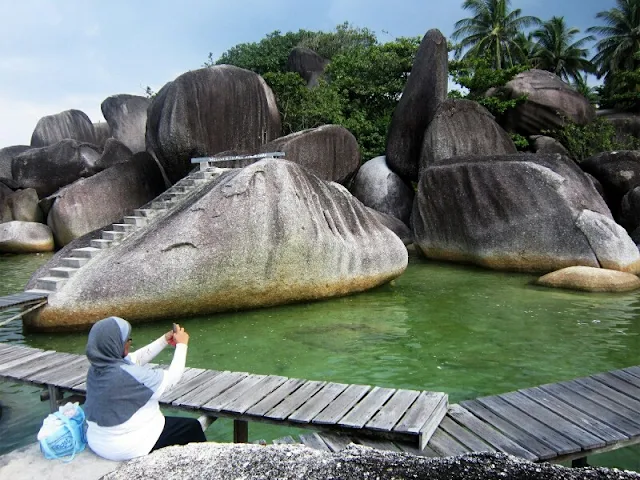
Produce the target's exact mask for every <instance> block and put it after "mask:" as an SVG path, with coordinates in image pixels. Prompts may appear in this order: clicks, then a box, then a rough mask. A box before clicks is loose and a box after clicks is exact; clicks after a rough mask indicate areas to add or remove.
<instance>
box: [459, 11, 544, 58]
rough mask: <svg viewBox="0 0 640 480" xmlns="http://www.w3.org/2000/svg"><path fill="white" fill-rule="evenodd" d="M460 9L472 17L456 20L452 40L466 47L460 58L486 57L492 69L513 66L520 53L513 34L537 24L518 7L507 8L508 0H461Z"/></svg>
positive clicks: (462, 47) (515, 34)
mask: <svg viewBox="0 0 640 480" xmlns="http://www.w3.org/2000/svg"><path fill="white" fill-rule="evenodd" d="M462 8H463V9H465V10H470V11H471V12H472V13H473V17H470V18H463V19H462V20H460V21H458V22H456V24H455V29H456V30H455V31H454V32H453V35H452V37H453V39H454V40H459V39H460V40H461V41H460V44H459V46H460V48H461V49H465V48H468V49H469V50H468V51H467V52H466V53H465V55H464V57H484V56H487V57H488V59H489V60H490V61H491V63H492V65H493V66H494V67H495V68H496V69H501V68H502V67H503V65H505V64H506V65H509V66H513V64H514V57H515V56H516V54H520V55H521V54H522V53H521V52H520V47H519V46H518V44H517V42H516V40H515V39H516V36H517V35H518V32H520V31H522V29H524V28H526V27H529V26H531V25H537V24H539V23H540V20H539V19H538V18H536V17H530V16H524V17H523V16H522V11H521V10H520V9H519V8H516V9H515V10H511V0H465V1H464V3H463V4H462Z"/></svg>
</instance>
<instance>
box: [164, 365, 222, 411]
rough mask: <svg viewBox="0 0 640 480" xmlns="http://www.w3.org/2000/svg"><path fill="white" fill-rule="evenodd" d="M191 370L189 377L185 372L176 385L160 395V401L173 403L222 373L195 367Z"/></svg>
mask: <svg viewBox="0 0 640 480" xmlns="http://www.w3.org/2000/svg"><path fill="white" fill-rule="evenodd" d="M191 370H192V371H193V373H192V374H190V375H189V376H188V377H187V376H186V372H185V375H183V378H182V379H181V381H180V382H179V383H178V384H177V385H176V386H175V387H173V388H172V389H171V390H168V391H166V392H164V393H163V394H162V396H161V397H160V403H172V402H173V401H175V400H177V399H178V398H180V397H182V396H183V395H186V394H187V393H189V392H192V391H193V390H195V389H196V388H198V387H199V386H201V385H202V384H204V383H205V382H206V381H208V380H210V379H212V378H213V377H215V376H216V375H218V374H220V372H218V371H216V370H202V369H195V368H192V369H191Z"/></svg>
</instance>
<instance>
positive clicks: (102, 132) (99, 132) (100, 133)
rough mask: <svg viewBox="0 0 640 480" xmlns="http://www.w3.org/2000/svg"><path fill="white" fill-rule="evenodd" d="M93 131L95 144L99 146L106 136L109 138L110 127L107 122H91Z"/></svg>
mask: <svg viewBox="0 0 640 480" xmlns="http://www.w3.org/2000/svg"><path fill="white" fill-rule="evenodd" d="M93 131H94V132H95V137H96V145H97V146H98V147H100V148H103V147H104V144H105V143H106V141H107V139H108V138H111V129H110V128H109V124H108V123H107V122H99V123H94V124H93Z"/></svg>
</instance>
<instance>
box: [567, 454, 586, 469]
mask: <svg viewBox="0 0 640 480" xmlns="http://www.w3.org/2000/svg"><path fill="white" fill-rule="evenodd" d="M588 466H589V464H588V463H587V457H580V458H576V459H575V460H572V461H571V468H582V467H588Z"/></svg>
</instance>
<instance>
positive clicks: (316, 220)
mask: <svg viewBox="0 0 640 480" xmlns="http://www.w3.org/2000/svg"><path fill="white" fill-rule="evenodd" d="M59 255H60V254H57V255H56V256H54V262H55V259H56V258H57V257H58V256H59ZM407 260H408V258H407V249H406V248H405V246H404V245H403V243H402V241H401V240H400V239H399V238H398V237H397V236H396V235H395V234H394V233H393V232H391V231H390V230H389V229H387V228H386V227H385V226H383V225H382V224H381V223H380V222H379V221H378V219H377V218H376V217H375V216H374V215H373V214H372V213H370V212H369V211H368V210H367V209H366V207H365V206H364V205H362V204H361V203H360V202H359V201H358V200H357V199H355V198H354V197H353V196H352V195H351V194H350V193H349V192H348V191H347V190H346V189H345V188H344V187H342V186H340V185H338V184H336V183H326V182H323V181H322V180H320V179H319V178H317V177H316V176H314V175H311V174H310V173H308V171H307V170H305V169H303V168H301V167H300V166H299V165H296V164H295V163H292V162H288V161H283V160H274V159H266V160H263V161H260V162H258V163H255V164H253V165H250V166H248V167H246V168H244V169H235V170H227V171H224V172H223V173H221V175H220V177H218V178H217V179H216V180H213V181H212V182H211V183H210V184H208V185H207V186H205V187H204V188H203V189H202V190H201V191H199V192H198V193H194V194H192V196H190V197H188V199H187V200H186V203H185V204H182V205H181V206H179V207H178V208H177V209H176V210H174V211H172V212H170V213H168V214H167V216H166V217H164V218H163V220H162V221H161V222H158V223H154V224H152V225H150V226H149V227H147V228H145V229H142V230H139V231H138V232H136V233H134V234H133V235H131V236H130V237H128V238H126V239H125V240H123V241H122V243H121V244H119V245H116V246H112V247H111V248H109V249H107V250H105V251H104V252H102V253H100V255H98V256H97V257H96V258H94V259H92V260H91V261H90V262H89V263H88V264H86V265H85V266H83V267H82V268H81V269H80V270H79V271H78V272H77V273H76V274H75V275H74V276H73V277H72V278H71V279H70V280H69V281H68V282H67V283H66V284H65V285H64V286H62V287H61V289H60V290H58V291H57V292H55V293H54V294H52V295H51V296H49V303H48V305H47V306H46V307H45V308H43V309H42V310H40V311H39V312H38V314H37V315H36V316H34V317H30V318H29V319H25V327H26V328H28V329H31V330H63V329H71V328H78V327H87V326H89V325H91V324H92V323H93V322H95V321H96V320H98V319H100V318H104V317H106V316H109V315H119V316H122V317H125V318H127V319H128V320H131V321H132V322H139V321H144V320H150V319H159V318H167V317H185V316H189V315H202V314H207V313H214V312H221V311H226V310H237V309H247V308H255V307H263V306H269V305H278V304H284V303H290V302H297V301H305V300H316V299H322V298H328V297H334V296H339V295H346V294H349V293H353V292H360V291H364V290H367V289H369V288H372V287H375V286H378V285H381V284H383V283H386V282H388V281H390V280H392V279H394V278H396V277H398V276H399V275H400V274H402V272H404V270H405V268H406V266H407ZM35 279H36V278H35V276H34V277H32V279H31V280H30V285H31V284H34V283H35Z"/></svg>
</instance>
